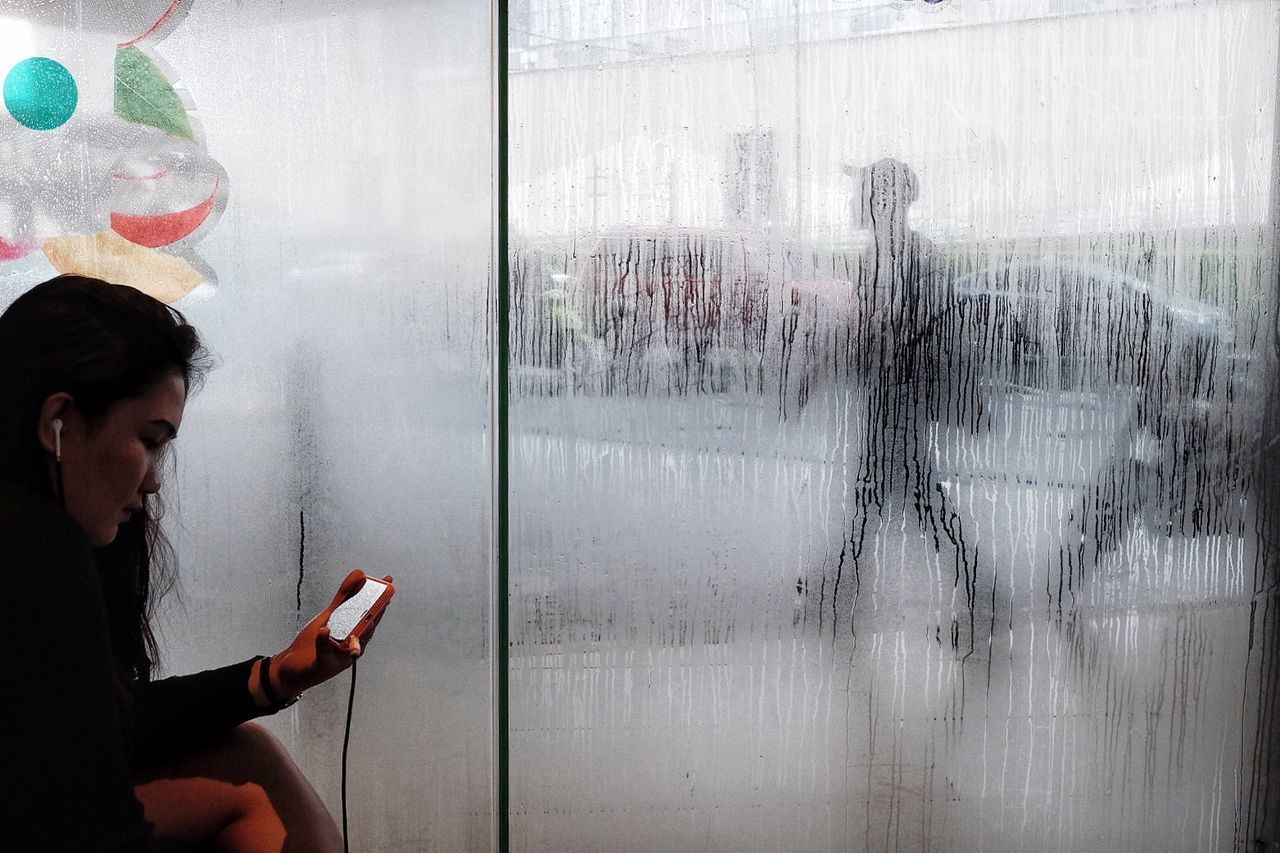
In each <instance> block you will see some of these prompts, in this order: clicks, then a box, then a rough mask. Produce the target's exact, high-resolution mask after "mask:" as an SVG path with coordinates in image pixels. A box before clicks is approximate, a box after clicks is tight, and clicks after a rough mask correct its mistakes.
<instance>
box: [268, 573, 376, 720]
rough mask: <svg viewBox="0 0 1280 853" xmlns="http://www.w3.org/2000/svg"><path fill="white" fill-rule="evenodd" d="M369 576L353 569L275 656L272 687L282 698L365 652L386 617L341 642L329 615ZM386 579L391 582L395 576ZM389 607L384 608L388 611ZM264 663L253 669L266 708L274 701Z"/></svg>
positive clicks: (321, 679)
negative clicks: (266, 689)
mask: <svg viewBox="0 0 1280 853" xmlns="http://www.w3.org/2000/svg"><path fill="white" fill-rule="evenodd" d="M365 577H367V576H366V575H365V573H364V572H363V571H361V570H360V569H354V570H352V572H351V574H349V575H347V577H346V579H345V580H344V581H343V582H342V584H341V586H339V587H338V594H337V595H335V596H334V597H333V601H331V602H330V603H329V606H328V607H326V608H325V609H324V610H322V611H320V613H319V614H318V615H317V616H316V617H315V618H314V619H312V620H311V621H310V622H308V623H307V624H306V627H304V628H303V629H302V631H300V632H299V633H298V636H297V637H295V638H294V640H293V642H292V643H290V644H289V647H288V648H287V649H285V650H284V651H282V652H280V653H279V654H277V655H272V657H271V667H270V673H269V675H270V678H271V686H272V687H273V688H274V689H275V693H276V695H277V696H279V697H280V698H281V699H285V700H287V699H292V698H293V697H294V696H297V695H298V694H299V693H301V692H302V691H304V690H307V689H309V688H312V687H315V686H316V685H317V684H321V683H323V682H325V681H328V680H329V679H330V678H333V677H334V676H335V675H337V674H338V673H340V672H342V671H343V670H345V669H347V667H349V666H351V663H352V661H354V660H355V659H356V658H358V657H360V655H361V654H363V653H364V647H365V645H367V644H368V642H369V641H370V640H372V639H373V632H374V630H375V629H376V628H377V627H378V622H379V621H381V620H382V613H379V614H378V616H377V618H376V619H375V620H374V621H373V624H371V625H370V626H369V628H368V630H367V631H365V632H364V634H363V636H356V635H355V634H352V635H351V636H350V637H347V639H345V640H343V641H342V642H341V643H337V642H334V641H333V640H331V639H329V624H328V623H329V615H330V614H331V613H333V611H334V609H335V608H337V607H338V605H340V604H342V602H344V601H346V600H347V599H348V598H350V597H351V596H353V595H355V593H356V592H357V591H358V590H359V589H360V587H361V585H362V584H363V583H364V579H365ZM385 580H386V581H387V582H388V583H390V582H391V581H392V578H391V575H387V576H386V578H385ZM385 612H386V610H383V613H385ZM259 677H260V666H255V667H254V669H253V675H252V683H253V686H254V687H257V689H256V690H253V691H252V692H253V694H254V696H255V697H258V696H260V695H261V696H262V699H261V700H260V702H259V704H260V705H261V706H263V707H266V706H268V705H270V704H271V703H270V702H269V701H267V700H266V696H265V693H263V692H262V687H261V684H260V682H259V681H258V679H259Z"/></svg>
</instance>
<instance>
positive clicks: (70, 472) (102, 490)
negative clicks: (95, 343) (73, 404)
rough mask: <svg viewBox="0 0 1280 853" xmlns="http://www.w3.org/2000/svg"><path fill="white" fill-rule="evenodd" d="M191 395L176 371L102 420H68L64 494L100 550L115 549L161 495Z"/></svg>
mask: <svg viewBox="0 0 1280 853" xmlns="http://www.w3.org/2000/svg"><path fill="white" fill-rule="evenodd" d="M186 402H187V393H186V388H185V386H184V384H183V381H182V377H181V376H180V375H179V374H178V373H177V372H176V371H175V372H174V373H171V374H167V375H165V376H164V377H163V378H161V379H158V380H157V381H155V382H153V383H152V384H151V385H149V386H147V388H146V389H145V390H144V391H143V392H142V394H140V395H138V396H137V397H130V398H127V399H124V400H120V401H118V402H116V403H115V404H113V405H112V406H111V407H110V408H109V409H107V411H106V412H105V413H104V414H103V415H102V416H101V417H99V418H95V419H94V420H92V421H89V420H86V419H85V418H84V417H83V416H81V415H79V414H78V413H75V412H73V413H71V414H70V415H69V416H68V417H67V418H65V419H64V426H63V431H62V490H63V498H64V505H65V506H66V510H67V514H68V515H70V516H71V518H72V519H73V520H74V521H75V522H76V523H77V524H79V525H80V528H81V529H82V530H83V531H84V532H85V535H86V536H87V537H88V538H89V541H90V542H91V543H92V544H93V545H94V546H96V547H102V546H103V545H110V544H111V542H112V541H114V540H115V538H116V533H117V532H118V529H119V526H120V525H121V524H124V523H125V522H126V521H128V520H129V518H130V517H131V516H132V515H133V514H134V513H136V512H138V511H139V510H141V509H142V499H143V497H145V496H146V495H150V494H154V493H155V492H157V491H159V489H160V472H159V468H158V466H159V463H160V453H161V451H162V450H163V449H164V447H165V445H166V444H168V443H169V442H170V441H172V440H173V437H174V436H175V435H176V434H177V432H178V427H179V426H181V425H182V410H183V408H184V407H185V406H186Z"/></svg>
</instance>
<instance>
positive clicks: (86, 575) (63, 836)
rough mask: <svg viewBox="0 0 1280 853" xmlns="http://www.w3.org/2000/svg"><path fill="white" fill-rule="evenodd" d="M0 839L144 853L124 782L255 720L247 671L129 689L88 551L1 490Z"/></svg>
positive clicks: (146, 832) (145, 830)
mask: <svg viewBox="0 0 1280 853" xmlns="http://www.w3.org/2000/svg"><path fill="white" fill-rule="evenodd" d="M0 584H2V585H3V587H2V588H3V595H2V596H0V601H3V605H0V612H2V613H3V616H0V626H2V627H3V632H2V633H0V637H2V639H0V644H2V645H0V648H3V652H0V658H3V660H4V664H3V676H2V677H0V722H2V723H3V734H2V735H0V772H2V778H3V780H4V781H3V784H2V785H0V791H2V795H0V838H3V846H4V847H5V848H6V849H10V850H76V851H79V850H84V851H96V850H112V851H114V850H146V849H150V848H151V829H152V828H151V826H150V825H149V824H148V823H147V822H146V821H145V820H144V818H143V811H142V805H141V803H139V802H138V800H137V798H136V797H135V796H134V793H133V785H134V782H133V775H134V771H135V770H136V769H137V768H139V767H145V766H146V765H147V764H150V763H152V762H154V761H157V760H160V759H162V758H167V757H173V756H177V755H181V754H182V753H183V752H184V751H186V750H189V749H192V748H194V747H196V746H198V745H199V744H200V743H201V742H203V741H206V740H209V739H211V738H213V737H216V736H217V735H218V734H219V733H222V732H225V731H228V730H230V729H231V728H233V727H235V726H236V725H239V724H240V723H243V722H245V721H246V720H249V719H252V718H254V717H257V716H261V715H262V714H263V713H265V712H264V711H262V710H261V709H259V708H257V707H256V705H255V704H254V701H253V697H252V695H251V694H250V693H249V688H248V684H249V671H250V669H251V667H252V665H253V661H252V660H248V661H244V662H242V663H238V664H233V665H231V666H228V667H223V668H221V669H215V670H209V671H207V672H201V673H197V674H195V675H187V676H180V677H177V678H167V679H164V680H160V681H152V682H138V681H129V680H127V679H124V678H122V677H121V675H120V674H119V673H120V670H119V668H118V667H117V666H116V665H115V662H114V661H113V659H112V651H111V641H110V635H109V632H108V627H107V617H106V609H105V608H106V606H105V603H104V599H103V594H102V588H101V584H100V581H99V577H98V569H97V566H96V565H95V558H94V551H93V548H92V547H91V546H90V544H89V542H88V541H87V540H86V539H85V537H84V535H83V534H82V533H81V532H80V530H79V528H78V527H77V526H76V525H75V524H74V523H73V522H72V521H70V519H68V518H67V517H66V515H65V514H63V512H62V511H61V509H60V508H58V507H57V506H56V505H54V504H53V503H52V502H51V501H49V500H48V499H47V498H43V497H39V496H36V495H31V494H28V493H25V492H22V491H20V490H17V489H15V488H13V487H11V486H8V485H3V484H0Z"/></svg>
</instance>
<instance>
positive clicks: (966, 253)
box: [508, 0, 1280, 851]
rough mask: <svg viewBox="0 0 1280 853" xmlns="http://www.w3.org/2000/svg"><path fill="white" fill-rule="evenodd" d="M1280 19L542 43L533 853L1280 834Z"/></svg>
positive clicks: (520, 435)
mask: <svg viewBox="0 0 1280 853" xmlns="http://www.w3.org/2000/svg"><path fill="white" fill-rule="evenodd" d="M1277 12H1278V8H1277V4H1276V3H1274V2H1246V1H1245V0H1241V1H1240V2H1214V3H1208V2H1206V3H1187V2H1158V3H1151V2H1128V0H1105V1H1104V2H1092V0H1091V2H1074V0H1058V2H1052V3H1043V4H1026V3H1021V2H1013V0H990V2H969V1H968V0H955V2H949V3H948V2H942V3H927V2H868V3H840V2H834V0H831V2H827V0H800V1H799V2H796V0H786V2H782V0H772V2H771V1H770V0H756V1H755V2H718V0H710V2H704V3H679V4H630V3H628V4H622V3H617V2H604V0H600V2H588V3H568V2H561V0H523V2H519V3H515V4H513V6H512V11H511V21H510V39H511V55H510V66H511V72H510V77H509V81H508V82H509V87H510V90H509V91H510V104H511V142H512V144H511V152H510V158H511V159H510V173H511V187H512V188H511V197H510V212H511V222H512V231H513V235H514V236H513V246H512V256H511V261H512V274H511V280H510V287H511V292H512V317H511V323H512V333H511V341H510V343H511V353H512V365H513V366H512V407H511V477H512V482H511V495H512V522H511V530H512V541H511V555H512V557H511V561H512V565H511V586H510V590H509V593H510V604H511V621H510V631H511V639H512V649H511V659H510V664H509V666H510V669H509V673H510V679H511V707H510V714H511V727H512V728H511V802H512V839H513V843H512V847H513V849H515V850H549V849H555V850H560V849H563V850H595V849H624V850H708V849H714V850H735V851H737V850H789V851H791V850H847V849H860V850H979V849H987V850H1016V849H1046V850H1127V849H1162V850H1163V849H1169V850H1173V849H1177V850H1210V849H1232V848H1233V847H1234V848H1239V849H1245V848H1247V847H1249V846H1250V845H1253V844H1255V843H1259V842H1261V841H1264V840H1274V839H1275V838H1276V837H1277V836H1278V834H1280V831H1278V828H1277V826H1276V821H1277V815H1278V814H1280V812H1278V811H1277V808H1276V805H1277V804H1276V792H1275V789H1274V787H1273V786H1272V785H1271V784H1270V782H1269V776H1270V775H1271V774H1272V773H1273V772H1274V771H1275V769H1276V768H1275V767H1274V764H1273V763H1272V762H1273V759H1272V758H1270V757H1269V756H1271V755H1273V754H1274V749H1273V745H1274V729H1273V725H1274V723H1273V720H1272V716H1271V713H1270V706H1271V704H1272V703H1271V701H1270V700H1269V699H1268V698H1267V697H1269V696H1272V695H1273V694H1274V690H1275V685H1276V681H1275V673H1274V668H1275V664H1274V656H1273V651H1272V650H1274V648H1275V645H1276V642H1277V634H1276V630H1277V627H1280V626H1277V625H1276V623H1275V619H1276V617H1275V615H1274V614H1275V611H1276V603H1277V602H1276V598H1275V578H1276V574H1275V572H1276V556H1275V552H1274V549H1273V548H1272V546H1271V545H1270V544H1269V543H1271V542H1273V541H1274V538H1275V535H1276V532H1277V531H1276V511H1275V509H1274V503H1271V504H1268V496H1267V495H1266V494H1265V490H1264V489H1263V488H1262V486H1264V485H1266V484H1268V483H1270V482H1272V481H1271V480H1269V479H1267V478H1266V477H1262V476H1260V475H1259V474H1258V472H1257V470H1256V466H1255V463H1256V461H1257V459H1258V457H1259V454H1258V451H1259V450H1260V449H1261V446H1262V441H1260V436H1264V435H1270V434H1274V432H1275V427H1274V426H1270V427H1268V426H1266V424H1264V423H1263V418H1264V414H1265V411H1264V403H1265V401H1266V399H1267V397H1268V394H1271V393H1273V392H1274V387H1275V383H1276V369H1275V360H1274V356H1275V350H1274V347H1275V339H1276V338H1275V317H1276V314H1275V301H1276V285H1275V281H1276V279H1275V274H1274V266H1273V265H1274V256H1273V254H1272V250H1273V246H1272V245H1271V234H1272V231H1271V228H1272V226H1273V224H1274V222H1275V218H1274V217H1275V213H1274V209H1273V208H1272V205H1273V204H1274V198H1273V196H1272V194H1271V192H1270V189H1269V188H1270V187H1271V185H1272V183H1273V169H1274V168H1275V164H1274V163H1273V154H1272V152H1273V151H1274V149H1275V124H1274V115H1275V110H1276V94H1275V93H1276V80H1277V75H1276V62H1277V55H1276V45H1277V40H1278V36H1280V19H1278V17H1277ZM1268 430H1269V432H1268ZM1273 450H1274V448H1273ZM1271 455H1272V457H1274V453H1272V454H1271Z"/></svg>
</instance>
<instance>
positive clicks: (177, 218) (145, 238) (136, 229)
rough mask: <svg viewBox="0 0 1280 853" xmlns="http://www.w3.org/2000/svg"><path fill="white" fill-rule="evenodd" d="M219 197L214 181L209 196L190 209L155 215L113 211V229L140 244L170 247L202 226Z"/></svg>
mask: <svg viewBox="0 0 1280 853" xmlns="http://www.w3.org/2000/svg"><path fill="white" fill-rule="evenodd" d="M217 196H218V181H214V184H213V192H211V193H209V197H208V198H207V199H205V200H204V201H202V202H200V203H199V204H197V205H196V206H195V207H189V208H187V209H186V210H179V211H177V212H175V213H159V214H155V215H151V216H138V215H135V214H130V213H112V214H111V230H112V231H114V232H116V233H117V234H119V235H120V236H121V237H123V238H125V239H126V240H128V241H129V242H130V243H137V244H138V245H139V246H147V247H148V248H151V249H155V248H157V247H159V246H167V245H169V244H170V243H176V242H177V241H179V240H181V239H182V238H183V237H186V236H187V235H188V234H190V233H191V232H192V231H195V230H196V229H197V228H199V227H200V223H201V222H204V221H205V219H207V218H208V217H209V212H210V211H211V210H213V202H214V200H215V199H216V198H217Z"/></svg>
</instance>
